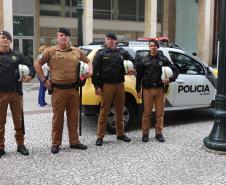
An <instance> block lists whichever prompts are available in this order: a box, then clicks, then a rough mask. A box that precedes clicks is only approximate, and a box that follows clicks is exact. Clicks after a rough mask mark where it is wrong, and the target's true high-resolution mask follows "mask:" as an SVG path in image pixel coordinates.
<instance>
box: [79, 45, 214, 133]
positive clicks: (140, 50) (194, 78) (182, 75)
mask: <svg viewBox="0 0 226 185" xmlns="http://www.w3.org/2000/svg"><path fill="white" fill-rule="evenodd" d="M118 47H122V48H124V49H125V50H127V51H128V52H129V53H130V54H131V55H132V56H133V57H134V58H135V60H136V61H139V60H140V59H141V58H142V57H144V56H146V55H147V54H148V52H149V48H148V42H141V41H131V42H129V43H128V44H127V45H121V46H120V45H119V46H118ZM100 48H102V46H101V45H88V46H82V47H81V49H82V50H83V51H84V52H85V53H86V54H87V55H88V57H89V58H90V60H91V61H92V60H93V57H94V55H95V53H96V52H97V51H98V50H99V49H100ZM159 52H161V53H162V54H163V55H165V56H166V57H167V58H168V59H169V60H170V61H171V62H172V63H173V64H174V65H175V66H176V67H177V68H178V70H179V75H178V78H177V79H176V81H175V82H173V83H170V85H169V90H168V92H167V94H166V101H165V110H166V111H171V110H183V109H194V108H204V107H211V106H213V105H214V102H215V94H216V88H215V84H216V78H215V76H214V74H213V69H212V68H211V67H209V66H208V65H206V64H205V63H203V62H202V61H200V60H199V59H198V58H197V57H195V56H193V55H191V54H189V53H187V52H186V51H184V50H183V49H181V48H179V47H178V46H175V45H172V44H171V45H170V44H165V43H164V44H161V43H160V48H159ZM135 65H136V64H135ZM135 84H136V77H135V76H131V75H126V76H125V83H124V85H125V97H126V98H125V106H124V127H125V129H127V128H128V127H129V126H130V125H131V124H133V123H134V122H135V117H137V116H138V114H140V112H141V111H140V110H141V107H142V106H141V105H142V101H141V100H140V99H139V98H138V97H137V93H136V90H135ZM82 105H83V111H84V113H85V114H96V113H98V110H99V105H100V97H99V96H96V95H95V90H94V87H93V85H92V83H91V79H88V80H87V82H86V84H85V86H84V87H83V98H82ZM136 115H137V116H136ZM107 128H108V131H110V132H115V119H114V108H113V107H112V108H111V110H110V112H109V115H108V120H107Z"/></svg>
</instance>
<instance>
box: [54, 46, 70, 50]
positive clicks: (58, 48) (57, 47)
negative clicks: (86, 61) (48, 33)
mask: <svg viewBox="0 0 226 185" xmlns="http://www.w3.org/2000/svg"><path fill="white" fill-rule="evenodd" d="M56 50H57V51H71V50H72V46H69V47H68V48H65V49H62V48H60V47H59V46H58V45H56Z"/></svg>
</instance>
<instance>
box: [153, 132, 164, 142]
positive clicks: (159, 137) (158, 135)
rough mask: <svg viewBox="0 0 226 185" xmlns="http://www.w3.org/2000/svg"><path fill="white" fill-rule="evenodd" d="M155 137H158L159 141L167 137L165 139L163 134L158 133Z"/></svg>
mask: <svg viewBox="0 0 226 185" xmlns="http://www.w3.org/2000/svg"><path fill="white" fill-rule="evenodd" d="M155 139H157V140H158V141H159V142H164V141H165V139H164V137H163V135H162V134H156V135H155Z"/></svg>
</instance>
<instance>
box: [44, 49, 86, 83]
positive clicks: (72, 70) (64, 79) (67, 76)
mask: <svg viewBox="0 0 226 185" xmlns="http://www.w3.org/2000/svg"><path fill="white" fill-rule="evenodd" d="M42 61H45V62H46V63H47V64H48V66H49V68H50V71H49V72H50V78H51V81H52V82H53V83H59V84H67V83H74V82H76V81H77V80H78V79H77V78H78V72H79V71H78V64H79V61H83V62H85V63H89V62H90V61H89V59H88V58H87V57H86V55H85V54H84V53H83V52H82V51H81V50H80V49H79V48H77V47H74V46H70V47H69V48H68V49H66V50H62V49H60V48H59V46H58V45H56V46H51V47H48V48H46V49H45V50H44V52H43V54H42Z"/></svg>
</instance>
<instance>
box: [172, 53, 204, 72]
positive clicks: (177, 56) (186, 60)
mask: <svg viewBox="0 0 226 185" xmlns="http://www.w3.org/2000/svg"><path fill="white" fill-rule="evenodd" d="M169 55H170V58H171V60H172V62H173V63H174V65H175V66H176V67H177V68H178V70H179V73H180V74H189V75H196V74H204V68H203V66H202V65H201V64H200V63H199V62H197V61H196V60H194V59H193V58H191V57H189V56H187V55H185V54H182V53H177V52H169Z"/></svg>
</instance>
